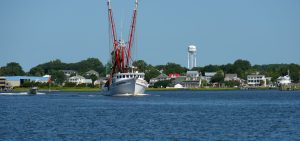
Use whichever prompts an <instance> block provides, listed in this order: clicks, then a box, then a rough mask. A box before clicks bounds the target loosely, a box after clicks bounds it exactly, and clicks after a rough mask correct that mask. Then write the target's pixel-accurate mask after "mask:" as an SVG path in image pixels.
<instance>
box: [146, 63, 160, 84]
mask: <svg viewBox="0 0 300 141" xmlns="http://www.w3.org/2000/svg"><path fill="white" fill-rule="evenodd" d="M159 74H160V72H159V71H158V70H157V69H156V68H155V67H153V66H151V65H149V66H148V67H147V70H146V71H145V80H146V81H148V82H149V81H150V79H151V78H155V77H157V76H158V75H159Z"/></svg>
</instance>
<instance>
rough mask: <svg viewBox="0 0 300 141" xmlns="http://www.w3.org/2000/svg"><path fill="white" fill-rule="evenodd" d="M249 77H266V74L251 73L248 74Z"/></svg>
mask: <svg viewBox="0 0 300 141" xmlns="http://www.w3.org/2000/svg"><path fill="white" fill-rule="evenodd" d="M247 77H265V75H260V74H251V75H247Z"/></svg>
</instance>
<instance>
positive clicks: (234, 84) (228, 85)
mask: <svg viewBox="0 0 300 141" xmlns="http://www.w3.org/2000/svg"><path fill="white" fill-rule="evenodd" d="M224 83H225V86H227V87H235V86H240V82H238V81H233V80H231V81H225V82H224Z"/></svg>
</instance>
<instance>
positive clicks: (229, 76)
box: [224, 73, 240, 81]
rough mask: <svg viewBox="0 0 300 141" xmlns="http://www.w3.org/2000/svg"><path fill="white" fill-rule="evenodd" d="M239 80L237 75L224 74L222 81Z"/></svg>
mask: <svg viewBox="0 0 300 141" xmlns="http://www.w3.org/2000/svg"><path fill="white" fill-rule="evenodd" d="M239 80H240V79H239V78H238V77H237V74H236V73H234V74H225V78H224V81H239Z"/></svg>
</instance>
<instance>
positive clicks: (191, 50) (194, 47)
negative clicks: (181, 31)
mask: <svg viewBox="0 0 300 141" xmlns="http://www.w3.org/2000/svg"><path fill="white" fill-rule="evenodd" d="M196 51H197V48H196V46H194V45H190V46H189V47H188V52H189V53H195V52H196Z"/></svg>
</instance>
